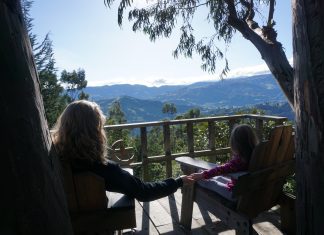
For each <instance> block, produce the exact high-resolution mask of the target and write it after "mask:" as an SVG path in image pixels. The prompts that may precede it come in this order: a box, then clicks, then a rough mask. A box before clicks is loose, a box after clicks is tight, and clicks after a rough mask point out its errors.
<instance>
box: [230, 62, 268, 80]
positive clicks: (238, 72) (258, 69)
mask: <svg viewBox="0 0 324 235" xmlns="http://www.w3.org/2000/svg"><path fill="white" fill-rule="evenodd" d="M267 73H270V71H269V68H268V66H267V65H266V64H260V65H254V66H249V67H243V68H237V69H233V70H231V71H230V72H229V73H228V75H227V77H228V78H236V77H243V76H253V75H260V74H267Z"/></svg>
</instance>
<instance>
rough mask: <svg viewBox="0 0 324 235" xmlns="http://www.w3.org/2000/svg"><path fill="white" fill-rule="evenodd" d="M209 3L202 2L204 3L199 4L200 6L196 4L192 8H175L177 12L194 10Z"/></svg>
mask: <svg viewBox="0 0 324 235" xmlns="http://www.w3.org/2000/svg"><path fill="white" fill-rule="evenodd" d="M209 2H210V1H207V2H204V3H201V4H198V5H196V6H192V7H179V8H177V9H178V10H191V9H194V8H198V7H201V6H205V5H207V4H208V3H209Z"/></svg>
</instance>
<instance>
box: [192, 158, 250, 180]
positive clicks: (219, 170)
mask: <svg viewBox="0 0 324 235" xmlns="http://www.w3.org/2000/svg"><path fill="white" fill-rule="evenodd" d="M246 169H247V164H246V163H245V162H244V161H242V160H241V158H239V157H234V158H233V159H232V160H231V161H229V162H227V163H225V164H223V165H220V166H216V167H215V168H212V169H210V170H205V171H203V172H199V173H193V174H191V175H190V176H189V178H191V179H193V180H195V181H197V180H202V179H209V178H212V177H214V176H217V175H223V174H228V173H233V172H238V171H243V170H246Z"/></svg>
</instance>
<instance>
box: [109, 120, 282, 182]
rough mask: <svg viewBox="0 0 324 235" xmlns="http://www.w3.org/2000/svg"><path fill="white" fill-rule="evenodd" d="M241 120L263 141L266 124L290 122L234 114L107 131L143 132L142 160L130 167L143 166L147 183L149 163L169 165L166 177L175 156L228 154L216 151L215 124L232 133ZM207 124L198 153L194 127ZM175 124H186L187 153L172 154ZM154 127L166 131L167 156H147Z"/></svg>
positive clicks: (219, 150) (130, 125) (165, 154)
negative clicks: (223, 124)
mask: <svg viewBox="0 0 324 235" xmlns="http://www.w3.org/2000/svg"><path fill="white" fill-rule="evenodd" d="M241 120H247V121H251V122H254V125H255V129H256V132H257V134H258V136H259V138H260V139H263V136H264V132H263V127H264V122H267V121H273V122H274V123H275V124H276V125H280V124H283V123H284V122H285V121H287V118H286V117H277V116H265V115H254V114H241V115H231V116H217V117H204V118H194V119H182V120H167V121H157V122H144V123H131V124H121V125H107V126H105V130H106V131H107V132H108V135H109V132H110V131H114V130H124V129H128V130H134V129H139V133H140V142H141V144H140V153H141V159H142V160H141V161H136V162H133V163H131V164H130V166H131V167H135V166H141V167H142V172H143V179H144V180H145V181H147V180H149V171H148V170H149V168H148V167H149V164H150V163H162V162H164V163H165V166H166V177H171V176H172V161H173V160H174V159H175V158H176V157H180V156H191V157H193V158H195V157H202V156H216V155H222V154H227V153H229V152H230V149H229V148H228V147H224V148H215V142H216V141H215V140H216V138H215V136H216V133H215V123H216V122H224V121H225V122H226V123H227V124H228V127H229V130H231V129H232V128H233V126H234V124H235V123H237V122H238V121H241ZM203 122H204V123H208V149H204V150H195V145H194V125H196V124H198V123H203ZM174 125H186V130H187V131H186V132H187V152H181V153H172V152H171V134H170V133H171V132H170V127H171V126H174ZM151 127H162V128H163V145H164V154H163V155H158V156H148V145H147V133H148V128H151Z"/></svg>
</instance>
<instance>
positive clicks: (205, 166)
mask: <svg viewBox="0 0 324 235" xmlns="http://www.w3.org/2000/svg"><path fill="white" fill-rule="evenodd" d="M175 161H176V162H178V163H180V165H183V166H189V167H195V168H198V169H202V170H209V169H212V168H214V167H215V166H217V164H215V163H211V162H206V161H203V160H199V159H194V158H192V157H177V158H176V159H175Z"/></svg>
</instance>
